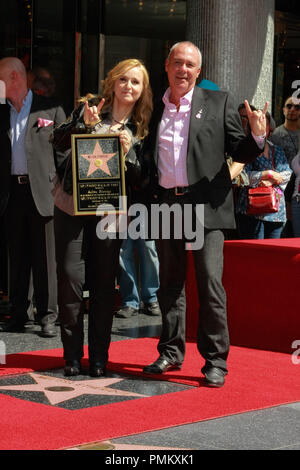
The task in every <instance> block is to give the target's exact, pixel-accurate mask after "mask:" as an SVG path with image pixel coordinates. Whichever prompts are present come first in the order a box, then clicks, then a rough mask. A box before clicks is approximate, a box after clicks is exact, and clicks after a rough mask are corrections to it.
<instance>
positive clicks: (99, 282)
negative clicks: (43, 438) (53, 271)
mask: <svg viewBox="0 0 300 470" xmlns="http://www.w3.org/2000/svg"><path fill="white" fill-rule="evenodd" d="M99 220H100V219H99V218H98V217H95V216H70V215H68V214H66V213H65V212H63V211H61V210H60V209H58V208H57V207H55V210H54V227H55V241H56V261H57V278H58V306H59V318H60V325H61V338H62V343H63V347H64V359H65V360H66V361H70V360H75V359H76V360H80V359H81V358H82V357H83V344H84V326H83V319H84V302H83V288H84V286H86V287H87V288H88V290H89V294H90V302H89V307H90V308H89V325H88V344H89V360H90V362H100V363H101V364H102V365H105V364H106V363H107V360H108V349H109V345H110V339H111V328H112V322H113V314H114V307H115V278H116V275H117V272H118V268H119V253H120V246H121V243H122V241H121V240H110V239H105V240H100V239H99V238H98V237H97V235H96V226H97V223H98V222H99Z"/></svg>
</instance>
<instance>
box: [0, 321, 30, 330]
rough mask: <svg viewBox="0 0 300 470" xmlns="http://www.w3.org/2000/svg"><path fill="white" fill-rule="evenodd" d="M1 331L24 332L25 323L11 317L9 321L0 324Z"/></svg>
mask: <svg viewBox="0 0 300 470" xmlns="http://www.w3.org/2000/svg"><path fill="white" fill-rule="evenodd" d="M0 331H3V332H5V333H24V331H25V324H24V323H22V322H18V321H17V320H15V319H13V318H11V319H10V320H9V321H8V322H7V323H4V324H3V325H1V326H0Z"/></svg>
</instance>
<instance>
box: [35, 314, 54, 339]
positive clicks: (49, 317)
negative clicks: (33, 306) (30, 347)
mask: <svg viewBox="0 0 300 470" xmlns="http://www.w3.org/2000/svg"><path fill="white" fill-rule="evenodd" d="M56 320H57V314H56V313H51V312H50V313H47V314H46V315H44V316H43V317H41V319H40V320H39V323H40V325H41V333H40V335H41V336H42V337H43V338H55V336H57V330H56V326H55V322H56Z"/></svg>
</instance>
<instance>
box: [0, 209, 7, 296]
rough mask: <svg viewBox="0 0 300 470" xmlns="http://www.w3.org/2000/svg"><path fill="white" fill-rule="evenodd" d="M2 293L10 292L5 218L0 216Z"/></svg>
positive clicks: (0, 281) (0, 278)
mask: <svg viewBox="0 0 300 470" xmlns="http://www.w3.org/2000/svg"><path fill="white" fill-rule="evenodd" d="M0 291H2V292H3V293H4V294H7V292H8V259H7V241H6V234H5V226H4V217H3V216H0Z"/></svg>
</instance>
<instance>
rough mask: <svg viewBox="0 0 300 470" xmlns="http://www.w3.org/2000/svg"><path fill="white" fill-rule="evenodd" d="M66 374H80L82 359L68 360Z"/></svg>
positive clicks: (71, 375)
mask: <svg viewBox="0 0 300 470" xmlns="http://www.w3.org/2000/svg"><path fill="white" fill-rule="evenodd" d="M64 373H65V376H67V377H73V376H75V375H79V374H80V373H81V364H80V361H77V360H74V361H66V365H65V369H64Z"/></svg>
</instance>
